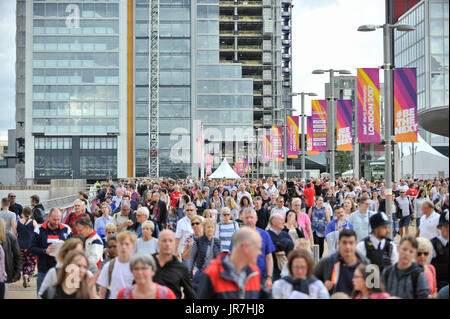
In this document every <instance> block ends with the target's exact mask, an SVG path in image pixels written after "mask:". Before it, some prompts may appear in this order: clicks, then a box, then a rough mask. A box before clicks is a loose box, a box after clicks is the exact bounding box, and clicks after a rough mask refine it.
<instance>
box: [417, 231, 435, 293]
mask: <svg viewBox="0 0 450 319" xmlns="http://www.w3.org/2000/svg"><path fill="white" fill-rule="evenodd" d="M416 240H417V242H418V243H419V248H417V252H416V257H415V260H416V263H418V264H419V265H422V267H423V268H424V270H425V276H426V277H427V280H428V286H430V293H429V295H428V298H430V299H434V298H436V295H437V293H438V289H437V281H436V268H434V266H433V265H432V264H429V263H428V260H429V258H430V255H431V253H432V251H433V245H432V244H431V241H430V240H429V239H428V238H426V237H417V238H416Z"/></svg>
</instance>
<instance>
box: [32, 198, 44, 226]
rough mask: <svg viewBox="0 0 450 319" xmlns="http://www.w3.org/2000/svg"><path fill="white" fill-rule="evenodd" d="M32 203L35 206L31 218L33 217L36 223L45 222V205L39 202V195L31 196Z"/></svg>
mask: <svg viewBox="0 0 450 319" xmlns="http://www.w3.org/2000/svg"><path fill="white" fill-rule="evenodd" d="M30 199H31V200H30V203H31V206H33V210H32V214H31V218H33V219H34V220H35V221H36V223H38V224H42V223H43V222H44V217H45V212H44V206H42V204H41V203H39V196H38V195H33V196H31V197H30Z"/></svg>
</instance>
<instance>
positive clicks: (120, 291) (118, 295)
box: [117, 282, 177, 299]
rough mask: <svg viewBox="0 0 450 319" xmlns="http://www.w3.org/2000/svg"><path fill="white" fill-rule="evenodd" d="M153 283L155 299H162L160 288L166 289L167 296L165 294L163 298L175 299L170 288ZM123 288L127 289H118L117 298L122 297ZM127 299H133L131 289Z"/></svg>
mask: <svg viewBox="0 0 450 319" xmlns="http://www.w3.org/2000/svg"><path fill="white" fill-rule="evenodd" d="M155 285H156V298H155V299H162V298H161V295H160V290H161V289H162V288H165V289H167V296H166V298H165V299H177V297H175V294H174V293H173V291H172V290H170V288H167V287H165V286H161V285H158V284H157V283H156V282H155ZM125 289H127V288H122V289H120V290H119V293H118V294H117V299H124V296H123V293H124V292H125ZM128 299H135V298H134V297H133V291H131V292H130V295H129V296H128Z"/></svg>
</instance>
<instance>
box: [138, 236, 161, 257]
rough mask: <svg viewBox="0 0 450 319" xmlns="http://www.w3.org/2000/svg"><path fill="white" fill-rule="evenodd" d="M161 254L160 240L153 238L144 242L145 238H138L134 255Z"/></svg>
mask: <svg viewBox="0 0 450 319" xmlns="http://www.w3.org/2000/svg"><path fill="white" fill-rule="evenodd" d="M157 252H159V249H158V238H154V237H153V238H152V239H150V240H144V238H138V240H136V245H135V246H134V251H133V254H135V253H147V254H150V255H152V254H155V253H157Z"/></svg>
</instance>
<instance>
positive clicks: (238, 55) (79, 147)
mask: <svg viewBox="0 0 450 319" xmlns="http://www.w3.org/2000/svg"><path fill="white" fill-rule="evenodd" d="M290 3H291V1H281V2H280V1H275V0H260V1H247V2H245V1H236V2H232V4H233V5H232V6H229V3H226V1H220V2H219V0H159V1H151V0H107V1H106V0H105V1H88V0H78V1H69V0H67V1H65V0H60V1H43V0H30V1H25V0H17V13H16V16H17V37H16V41H17V62H16V70H17V82H16V87H17V90H16V122H17V124H16V129H17V138H18V142H19V143H18V155H20V156H22V158H23V159H24V163H25V164H24V163H23V162H22V163H19V164H18V166H17V167H18V173H17V175H18V180H24V179H26V180H29V181H32V180H49V179H52V178H87V179H99V178H105V177H110V178H125V177H131V176H152V177H155V176H172V177H184V176H186V175H197V174H198V168H197V162H198V159H197V158H195V152H194V150H195V149H196V148H197V146H198V141H197V138H198V135H199V133H198V132H197V131H198V126H199V125H198V124H199V122H198V121H201V123H202V126H203V132H202V134H203V137H204V138H205V143H206V145H207V146H209V147H210V148H209V150H210V151H212V149H213V148H214V150H215V154H216V155H217V157H223V156H227V157H228V159H229V160H230V159H231V160H234V159H235V158H233V157H234V155H235V154H236V153H238V152H239V151H240V150H241V148H242V147H241V146H242V145H244V146H245V148H246V149H247V150H248V149H249V146H248V141H252V140H253V135H254V129H256V128H258V127H261V126H262V125H264V127H266V128H269V127H271V126H272V125H281V124H282V121H281V119H282V109H283V108H284V107H285V106H287V107H290V97H289V96H288V93H290V88H291V76H290V73H291V72H290V70H291V68H290V60H291V56H290V43H291V38H290V24H291V23H290ZM230 14H231V15H230ZM227 15H229V16H231V17H232V19H231V23H229V22H228V21H230V19H229V18H228V17H226V16H227ZM227 30H232V36H231V37H228V34H227V32H228V31H227ZM224 46H231V47H232V50H230V52H228V51H227V50H224V49H225V47H224ZM228 62H232V63H228ZM264 119H265V120H264ZM263 120H264V121H263ZM248 128H251V129H250V132H249V131H248ZM20 156H19V158H20ZM216 160H220V158H217V159H216ZM20 165H22V166H20ZM20 167H22V169H20ZM21 172H22V174H21Z"/></svg>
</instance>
